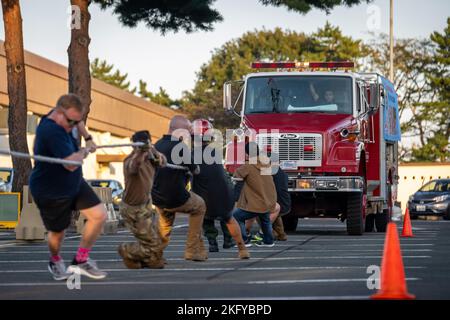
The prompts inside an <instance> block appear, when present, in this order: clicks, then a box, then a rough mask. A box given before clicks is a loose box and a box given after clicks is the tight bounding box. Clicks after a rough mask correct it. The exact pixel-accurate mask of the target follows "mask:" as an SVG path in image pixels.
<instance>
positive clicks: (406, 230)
mask: <svg viewBox="0 0 450 320" xmlns="http://www.w3.org/2000/svg"><path fill="white" fill-rule="evenodd" d="M402 237H414V235H413V232H412V227H411V218H410V217H409V209H408V208H406V211H405V217H404V218H403V231H402Z"/></svg>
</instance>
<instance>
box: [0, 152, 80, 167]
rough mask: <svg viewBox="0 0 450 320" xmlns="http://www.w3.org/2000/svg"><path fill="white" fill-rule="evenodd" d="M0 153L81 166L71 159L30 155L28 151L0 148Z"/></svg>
mask: <svg viewBox="0 0 450 320" xmlns="http://www.w3.org/2000/svg"><path fill="white" fill-rule="evenodd" d="M0 154H4V155H9V156H11V157H14V158H22V159H33V160H36V161H41V162H49V163H56V164H62V165H68V166H82V165H83V163H82V162H79V161H72V160H64V159H59V158H51V157H45V156H38V155H31V154H28V153H23V152H17V151H9V150H4V149H0Z"/></svg>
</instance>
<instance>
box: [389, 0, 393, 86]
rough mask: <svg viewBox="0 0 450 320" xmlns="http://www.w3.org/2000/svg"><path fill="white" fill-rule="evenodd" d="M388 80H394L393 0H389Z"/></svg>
mask: <svg viewBox="0 0 450 320" xmlns="http://www.w3.org/2000/svg"><path fill="white" fill-rule="evenodd" d="M389 80H391V82H394V0H390V10H389Z"/></svg>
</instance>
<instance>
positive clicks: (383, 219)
mask: <svg viewBox="0 0 450 320" xmlns="http://www.w3.org/2000/svg"><path fill="white" fill-rule="evenodd" d="M388 218H389V215H388V214H387V213H385V212H383V213H377V214H376V215H375V226H376V228H377V232H386V227H387V224H388V220H389V219H388Z"/></svg>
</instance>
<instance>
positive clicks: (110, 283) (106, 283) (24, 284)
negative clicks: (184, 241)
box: [0, 278, 421, 287]
mask: <svg viewBox="0 0 450 320" xmlns="http://www.w3.org/2000/svg"><path fill="white" fill-rule="evenodd" d="M417 280H421V279H420V278H406V281H417ZM336 282H367V279H364V278H363V279H301V280H297V279H293V280H269V281H246V282H227V284H240V285H242V284H248V285H253V284H254V285H261V284H265V285H267V284H297V283H336ZM212 283H213V282H211V281H204V282H200V281H198V279H196V280H193V281H189V282H186V281H141V280H139V281H101V282H100V281H99V282H83V284H82V285H83V286H114V285H116V286H132V285H138V286H143V285H188V286H192V285H211V284H212ZM41 286H67V284H66V283H65V282H36V283H29V282H11V283H0V287H41Z"/></svg>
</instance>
